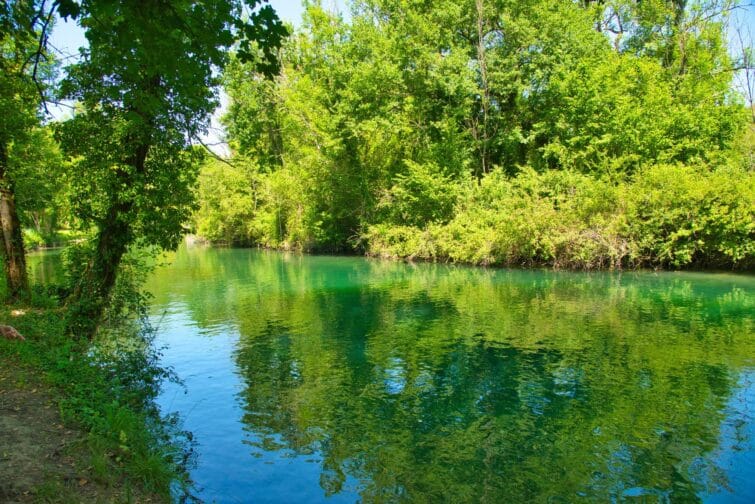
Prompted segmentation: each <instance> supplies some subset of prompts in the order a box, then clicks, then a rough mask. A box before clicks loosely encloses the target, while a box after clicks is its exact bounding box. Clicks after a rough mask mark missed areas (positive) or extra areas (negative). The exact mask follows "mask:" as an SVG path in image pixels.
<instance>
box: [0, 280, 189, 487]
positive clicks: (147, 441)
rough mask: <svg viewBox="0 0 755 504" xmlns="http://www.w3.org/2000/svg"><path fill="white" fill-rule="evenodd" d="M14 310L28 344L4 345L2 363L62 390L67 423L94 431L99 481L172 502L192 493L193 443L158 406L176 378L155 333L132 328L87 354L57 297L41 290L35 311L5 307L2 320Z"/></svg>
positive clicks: (91, 451)
mask: <svg viewBox="0 0 755 504" xmlns="http://www.w3.org/2000/svg"><path fill="white" fill-rule="evenodd" d="M14 309H21V310H22V312H23V314H22V315H19V316H15V317H12V318H13V325H14V327H16V328H17V329H18V330H19V331H21V332H22V333H23V334H24V336H25V337H26V338H27V341H26V342H25V344H24V345H14V344H12V343H8V342H5V341H4V340H3V341H0V359H1V360H3V361H6V362H9V361H11V360H12V361H15V362H16V365H17V366H18V365H20V366H23V367H24V368H26V369H29V370H30V371H33V372H34V373H35V374H36V375H37V376H38V377H39V378H41V379H42V380H43V381H44V382H45V383H47V384H48V385H50V386H52V387H53V388H54V390H55V391H56V395H57V397H56V399H57V401H58V404H59V408H60V412H61V414H62V416H63V419H64V420H65V421H66V422H70V423H71V424H73V425H75V426H76V427H77V428H79V429H82V430H83V431H84V432H87V433H88V436H87V440H86V447H85V448H86V450H85V453H86V455H87V457H88V459H87V460H84V463H85V464H86V465H87V466H89V467H90V469H91V470H92V472H93V474H94V476H95V477H96V478H97V479H98V480H100V481H101V482H103V483H104V484H107V485H118V486H121V487H126V488H133V489H137V490H138V491H139V492H140V493H144V492H148V493H150V494H154V495H156V496H157V497H158V498H159V499H161V500H165V501H168V500H170V499H171V492H172V491H173V490H174V489H175V488H174V485H176V483H178V486H179V487H182V488H186V486H187V485H188V482H187V478H186V473H185V467H184V464H185V461H186V457H187V455H188V453H189V452H188V451H187V450H189V448H190V445H189V443H188V441H187V440H186V438H184V437H183V434H182V433H181V432H180V429H179V424H178V423H177V419H175V418H164V419H161V417H160V413H159V411H158V410H157V408H156V407H155V405H154V402H153V400H154V397H155V395H156V394H157V392H158V391H159V388H160V383H161V382H162V381H163V380H164V379H167V378H170V373H168V372H167V371H166V370H165V369H163V368H161V367H159V365H158V360H159V357H160V354H159V352H157V351H156V350H155V349H154V346H153V345H152V343H151V341H152V334H153V333H152V331H151V330H150V329H149V328H142V329H141V330H138V331H137V330H136V329H137V328H136V327H134V326H130V327H131V329H130V330H129V331H122V333H121V335H120V338H119V339H117V340H109V341H106V340H102V341H100V342H97V343H96V344H95V345H94V346H91V347H88V348H82V347H81V346H80V344H79V343H76V342H74V341H72V340H71V339H70V338H69V337H68V336H67V335H66V333H65V326H64V317H63V316H62V315H63V314H62V309H61V307H60V306H59V305H58V301H57V299H55V298H53V297H50V295H49V294H46V293H44V292H43V291H42V290H41V289H35V295H34V301H33V304H32V305H23V306H21V305H19V306H5V307H4V308H3V313H2V318H3V319H4V320H9V319H10V318H11V316H10V312H11V311H12V310H14ZM175 497H179V496H178V495H176V496H175Z"/></svg>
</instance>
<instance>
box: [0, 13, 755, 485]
mask: <svg viewBox="0 0 755 504" xmlns="http://www.w3.org/2000/svg"><path fill="white" fill-rule="evenodd" d="M305 7H306V8H305V16H304V21H303V24H302V26H301V27H300V28H299V29H298V30H297V31H295V32H293V34H292V35H291V36H290V37H287V35H288V34H289V32H292V30H291V29H289V28H286V27H284V26H283V25H282V23H281V22H280V20H279V19H278V18H277V16H276V14H275V12H274V10H273V9H272V8H271V7H270V6H269V5H265V1H264V0H245V1H241V0H205V1H202V2H183V1H178V0H165V1H164V2H159V3H158V2H146V3H145V2H141V1H135V0H121V1H117V2H116V1H112V0H56V1H50V0H47V1H46V0H11V1H10V2H3V3H2V4H0V47H2V51H0V109H2V111H3V113H2V114H0V193H1V194H0V196H1V197H0V227H1V228H2V247H0V248H1V249H2V256H3V266H4V273H5V275H4V288H3V292H4V295H5V297H6V298H7V304H6V305H4V307H3V308H2V311H1V312H0V317H1V319H2V322H3V324H11V325H13V326H14V327H16V328H17V329H19V330H20V332H21V334H23V335H24V336H25V337H26V338H27V339H26V341H25V342H18V341H13V342H6V341H2V342H0V358H2V362H3V366H6V365H8V366H14V368H15V367H19V368H26V369H28V370H30V371H29V372H31V373H35V374H38V375H39V378H40V379H41V380H42V381H43V382H46V383H47V384H48V386H50V387H52V388H51V390H52V391H53V393H54V394H55V395H56V397H57V398H58V402H59V404H60V405H61V406H60V410H61V412H62V414H63V417H64V418H65V419H67V420H69V421H71V422H75V423H77V424H78V425H79V426H80V427H81V428H82V429H83V430H84V432H86V433H87V436H88V439H89V441H88V445H89V448H91V450H90V451H91V452H92V462H91V463H90V464H89V465H90V466H91V467H92V468H93V470H94V472H95V474H99V475H100V476H99V477H100V478H102V479H103V480H105V481H106V482H107V481H120V482H125V483H126V484H127V485H132V484H133V485H135V486H137V487H138V486H141V487H144V489H145V490H146V491H147V492H149V493H155V494H156V495H158V496H161V498H163V499H168V498H170V495H171V488H173V489H176V488H178V487H182V488H186V485H188V481H187V480H186V477H185V474H183V468H182V465H183V462H184V461H183V457H184V456H185V451H184V450H183V449H182V448H181V444H180V436H178V437H176V435H175V433H176V430H178V428H177V427H176V425H177V424H174V423H173V422H172V420H170V419H162V418H160V414H159V412H158V410H157V409H156V407H155V406H154V402H153V399H154V397H155V394H156V393H157V391H158V390H159V388H160V383H161V381H162V380H164V379H165V378H168V377H169V376H170V373H169V372H168V371H167V370H164V369H161V368H160V366H159V363H158V360H159V359H158V358H159V353H158V352H157V351H156V350H155V348H154V346H153V345H152V344H151V335H152V331H151V329H150V328H149V326H148V325H145V324H144V321H145V320H146V318H145V315H146V311H145V304H146V298H145V295H144V294H143V293H141V290H140V281H141V279H142V278H144V276H145V274H146V272H147V271H148V268H147V267H146V266H145V264H148V263H149V261H150V260H149V257H151V256H152V255H153V254H154V251H157V250H160V249H172V248H175V246H176V245H177V244H178V243H179V241H180V239H181V237H182V235H183V234H184V233H185V232H186V231H187V230H188V229H189V228H193V231H194V232H196V233H197V234H199V235H201V236H204V237H205V238H207V239H209V240H211V241H224V242H231V243H234V244H243V245H258V246H263V247H271V248H281V249H297V250H305V251H338V252H357V253H365V254H370V255H376V256H387V257H396V258H399V257H400V258H418V259H428V260H434V261H456V262H467V263H473V264H485V265H525V266H536V265H547V266H553V267H568V268H627V267H641V266H652V267H664V268H685V267H705V268H726V269H751V268H752V267H753V265H754V264H755V240H754V239H753V238H755V175H754V171H753V166H754V165H755V161H754V159H755V154H754V149H755V147H754V146H755V131H754V130H753V123H754V122H755V117H754V116H753V113H752V97H753V94H755V89H753V86H752V83H753V82H755V75H754V74H753V66H754V65H753V54H752V48H751V47H748V46H747V43H743V44H741V47H740V49H741V50H739V51H737V50H736V48H734V47H733V46H732V44H730V43H729V40H730V35H731V32H730V30H728V27H729V20H730V16H731V15H732V14H733V13H736V12H737V11H738V6H737V4H736V3H735V2H733V1H731V0H650V1H644V0H643V1H642V2H639V1H634V0H617V1H614V2H608V3H606V2H601V1H590V0H585V1H564V2H550V1H544V0H519V1H509V0H495V1H494V0H490V1H487V0H485V1H483V0H464V1H461V2H451V1H438V2H415V1H411V0H355V1H352V2H350V3H349V9H350V12H351V14H350V16H348V18H344V17H342V16H339V15H334V14H332V13H330V12H328V11H327V10H326V9H324V8H323V6H322V5H321V2H319V1H312V2H306V5H305ZM59 19H66V20H68V21H72V22H75V23H77V24H78V25H79V26H80V27H81V28H82V29H83V30H84V32H85V35H86V39H87V45H86V46H85V47H82V48H80V51H79V55H78V57H77V58H73V59H71V60H66V61H58V60H57V59H56V54H55V51H54V49H53V48H51V47H50V45H49V43H48V38H49V33H50V30H51V29H52V27H53V26H54V25H55V23H56V22H57V20H59ZM741 39H742V37H740V40H741ZM735 76H742V77H743V82H745V85H744V86H741V87H740V88H735V86H734V85H733V82H734V81H733V79H734V77H735ZM221 84H222V85H223V86H224V87H225V90H226V92H227V94H228V96H229V99H230V105H229V108H228V110H227V113H226V115H225V118H224V122H225V125H226V128H227V132H228V140H229V142H230V146H231V148H232V154H233V155H232V156H231V157H230V158H229V159H219V158H217V156H213V155H211V154H208V153H206V152H205V151H203V150H202V149H200V148H199V147H198V145H197V144H199V143H201V140H200V136H201V133H202V132H204V131H206V129H207V128H208V127H209V116H210V114H211V112H212V111H213V110H214V109H215V108H216V107H217V105H218V103H219V97H218V89H219V86H220V85H221ZM742 92H744V95H743V94H742ZM61 101H63V102H64V103H68V104H72V105H71V107H72V108H71V111H70V114H69V116H68V117H66V118H65V120H60V121H49V120H48V119H49V115H48V114H47V113H46V107H47V104H49V103H51V102H61ZM69 240H70V241H74V242H76V243H75V244H74V245H73V246H71V247H70V248H69V249H68V250H67V251H66V252H65V258H66V260H65V265H66V266H65V270H66V272H65V277H64V280H63V281H62V282H61V283H60V285H58V286H55V287H46V288H42V287H40V286H39V285H34V282H33V281H32V282H31V283H30V281H29V278H28V276H27V264H26V250H27V249H28V248H30V247H33V246H38V245H43V244H50V243H53V242H57V241H69ZM145 258H146V259H145ZM14 313H22V315H17V316H15V315H13V314H14ZM20 373H21V372H20V371H19V376H21V374H20ZM171 482H179V484H178V485H174V484H173V483H171ZM53 493H54V492H53Z"/></svg>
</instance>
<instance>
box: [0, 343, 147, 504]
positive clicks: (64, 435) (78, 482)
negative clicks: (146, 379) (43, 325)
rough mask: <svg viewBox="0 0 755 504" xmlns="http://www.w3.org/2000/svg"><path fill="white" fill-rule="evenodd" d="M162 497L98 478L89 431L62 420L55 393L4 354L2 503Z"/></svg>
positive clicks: (0, 374) (0, 368)
mask: <svg viewBox="0 0 755 504" xmlns="http://www.w3.org/2000/svg"><path fill="white" fill-rule="evenodd" d="M19 344H23V343H19ZM158 501H159V499H156V498H154V497H151V496H143V495H133V493H132V491H131V489H129V488H121V487H118V486H117V485H116V486H112V485H107V484H105V483H104V482H102V481H97V480H96V478H94V477H93V476H92V473H91V467H88V464H87V455H86V435H85V434H83V433H82V432H80V431H77V430H76V429H75V428H72V427H71V426H67V425H64V424H63V422H62V421H61V418H60V414H59V410H58V406H57V404H56V403H55V401H54V400H53V399H52V394H50V393H49V391H48V390H46V389H45V388H44V386H41V385H40V383H39V380H35V379H34V377H33V376H31V375H30V373H29V371H27V370H24V369H22V368H21V367H20V366H18V365H17V363H15V362H13V361H8V360H7V359H6V358H0V502H3V503H8V504H15V503H27V502H34V503H37V502H48V503H69V502H70V503H79V502H82V503H90V502H91V503H95V502H96V503H102V502H105V503H109V502H114V503H120V502H137V503H138V502H145V503H146V502H158Z"/></svg>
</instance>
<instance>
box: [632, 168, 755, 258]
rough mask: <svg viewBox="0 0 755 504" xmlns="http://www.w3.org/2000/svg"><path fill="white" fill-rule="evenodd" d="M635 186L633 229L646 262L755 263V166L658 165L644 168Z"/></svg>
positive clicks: (637, 252)
mask: <svg viewBox="0 0 755 504" xmlns="http://www.w3.org/2000/svg"><path fill="white" fill-rule="evenodd" d="M631 191H632V193H631V197H628V198H627V200H628V205H627V222H628V228H629V229H628V233H629V236H630V237H631V241H632V244H633V248H634V251H633V253H634V255H635V256H636V257H637V258H638V259H640V260H642V262H645V261H647V259H645V258H652V259H651V260H650V261H648V262H653V263H656V264H659V265H663V266H673V267H680V266H686V265H689V264H696V265H699V266H706V267H712V268H719V267H726V266H728V265H737V266H739V267H752V266H753V265H754V264H755V263H754V261H755V172H753V171H744V170H742V169H739V168H734V167H723V168H721V169H719V170H716V171H714V172H712V173H707V172H706V171H705V170H701V169H695V168H692V167H683V166H656V167H653V168H652V169H649V170H645V171H643V172H642V173H641V175H640V176H638V177H637V182H636V183H635V184H634V185H633V186H632V188H631Z"/></svg>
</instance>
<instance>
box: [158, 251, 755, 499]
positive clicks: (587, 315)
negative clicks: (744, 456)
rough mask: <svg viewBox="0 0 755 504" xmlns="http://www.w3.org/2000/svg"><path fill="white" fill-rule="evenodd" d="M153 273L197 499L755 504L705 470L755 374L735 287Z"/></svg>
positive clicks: (540, 275) (428, 271) (331, 263)
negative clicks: (738, 501)
mask: <svg viewBox="0 0 755 504" xmlns="http://www.w3.org/2000/svg"><path fill="white" fill-rule="evenodd" d="M171 260H172V263H171V265H170V266H167V267H164V268H162V269H160V270H158V271H157V272H156V274H155V275H154V276H153V278H152V280H151V282H150V285H149V288H150V290H151V291H152V292H153V293H154V294H155V302H154V308H155V314H156V317H158V316H159V314H161V313H163V312H167V313H168V315H167V316H166V317H165V318H164V319H163V326H162V327H163V334H164V335H165V336H164V338H165V340H166V341H168V342H170V343H171V348H170V349H169V350H168V351H167V352H166V359H167V360H168V362H169V363H172V364H174V365H176V367H177V370H178V371H179V373H180V374H184V376H186V375H188V376H190V377H193V378H190V379H189V380H187V384H188V395H187V396H186V398H185V399H183V401H181V400H176V396H175V391H173V392H171V391H168V392H169V393H172V394H174V396H173V398H172V399H171V405H172V406H174V407H175V408H176V409H179V410H182V411H183V410H189V409H190V412H189V413H190V414H189V420H188V421H187V427H188V428H190V429H192V430H195V431H196V433H197V437H198V439H199V442H200V445H201V446H200V465H199V467H198V468H197V470H196V477H197V479H198V481H199V482H200V484H201V485H203V486H204V488H205V492H204V493H203V496H204V497H206V498H208V499H212V498H217V499H219V500H221V501H226V500H231V499H237V500H240V501H245V500H248V499H249V498H250V496H251V495H253V496H254V500H255V501H269V502H275V501H285V500H287V499H289V498H291V499H306V500H308V501H312V500H321V499H325V498H328V497H329V496H330V498H331V499H336V500H337V499H339V498H340V499H344V500H346V501H354V500H356V499H361V500H364V501H367V502H373V501H375V502H392V501H401V500H411V501H438V502H469V501H475V502H476V501H495V502H505V501H531V500H537V501H565V502H570V501H573V500H575V499H577V498H578V497H580V496H582V497H586V498H588V499H592V500H609V499H612V500H622V499H630V498H646V499H648V498H649V499H651V500H659V501H665V500H692V501H694V500H697V499H700V498H703V499H705V498H711V499H713V498H714V497H716V496H722V495H723V496H728V497H732V494H731V493H730V490H729V486H730V483H731V482H732V481H736V482H737V485H735V486H736V491H737V493H738V495H739V497H742V498H745V499H747V498H749V497H753V496H754V495H755V491H754V490H753V483H744V484H743V483H742V481H752V479H750V478H748V477H747V476H749V475H748V474H746V473H745V474H744V476H743V473H742V471H745V472H746V471H749V470H750V469H748V468H747V467H744V468H743V467H739V468H737V467H733V466H732V464H727V463H724V462H722V461H724V459H726V457H728V456H730V455H731V452H732V450H733V448H731V449H727V448H725V447H724V448H722V446H723V445H724V444H725V443H722V439H724V438H725V437H726V435H727V434H726V433H727V432H728V431H727V429H728V430H731V427H730V423H731V421H732V418H735V417H737V415H740V417H741V414H740V413H741V408H739V409H737V408H734V409H732V408H733V406H732V404H733V403H732V400H733V398H736V397H738V395H741V394H742V392H741V391H742V390H743V389H742V381H741V380H742V377H743V376H745V375H746V374H747V373H750V374H751V373H752V372H753V371H752V370H753V366H755V335H754V334H755V331H753V329H754V327H753V326H754V325H755V317H754V315H753V314H755V281H754V280H753V278H752V277H741V276H725V275H703V274H660V275H656V274H647V273H643V274H624V275H614V274H591V275H585V274H569V273H547V272H511V271H493V270H481V269H470V268H448V267H443V266H436V265H417V266H411V265H404V264H397V263H385V262H379V261H368V260H363V259H356V258H332V257H299V256H286V255H282V254H273V253H262V252H251V251H245V250H201V249H200V250H198V249H193V250H186V249H183V250H181V251H180V252H179V253H178V254H177V255H176V256H175V257H171ZM219 342H220V343H219ZM210 354H212V355H210ZM208 359H212V362H213V364H212V365H211V366H209V367H208V368H206V369H204V370H203V368H202V366H205V365H206V362H208ZM203 363H204V364H203ZM210 368H212V369H211V370H210ZM208 377H209V378H208ZM194 378H196V379H194ZM208 388H209V389H210V392H208V390H207V389H208ZM748 390H749V392H746V393H745V394H746V396H747V400H752V399H753V397H752V392H753V390H752V387H750V388H749V389H748ZM735 403H736V401H735ZM219 411H222V412H223V413H222V415H220V414H219ZM183 412H184V413H187V411H183ZM738 412H739V413H738ZM221 416H222V418H220V417H221ZM229 417H230V418H229ZM737 418H739V417H737ZM747 422H750V423H747ZM745 424H746V425H751V418H749V419H748V420H747V421H746V422H745ZM739 432H742V429H740V431H739ZM203 436H205V437H204V438H203ZM208 438H209V439H212V442H211V443H208V442H207V439H208ZM745 444H746V443H745ZM746 446H748V447H749V448H747V450H748V453H749V455H748V456H749V457H750V459H751V457H752V449H751V444H746ZM203 460H205V461H206V460H210V461H214V462H213V464H211V467H210V468H208V467H207V466H206V465H203V464H204V462H203ZM221 461H222V462H221ZM750 467H752V466H750ZM234 472H236V473H237V474H238V475H239V476H238V477H237V478H235V479H230V480H229V479H228V478H230V476H228V474H229V473H234ZM221 482H222V485H220V483H221ZM221 487H222V488H221Z"/></svg>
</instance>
